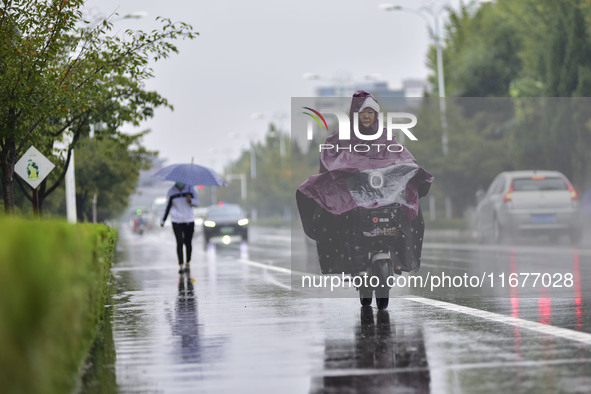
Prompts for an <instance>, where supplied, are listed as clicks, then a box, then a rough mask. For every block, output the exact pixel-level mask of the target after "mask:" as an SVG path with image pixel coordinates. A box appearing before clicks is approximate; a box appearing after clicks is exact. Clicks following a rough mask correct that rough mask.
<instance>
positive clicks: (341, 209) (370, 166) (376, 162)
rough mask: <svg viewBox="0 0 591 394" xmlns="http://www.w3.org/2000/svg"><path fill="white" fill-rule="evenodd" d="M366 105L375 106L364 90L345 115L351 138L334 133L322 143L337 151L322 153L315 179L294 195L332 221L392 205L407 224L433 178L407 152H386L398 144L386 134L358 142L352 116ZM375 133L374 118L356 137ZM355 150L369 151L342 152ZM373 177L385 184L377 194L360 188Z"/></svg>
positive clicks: (369, 95)
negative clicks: (309, 201) (401, 211)
mask: <svg viewBox="0 0 591 394" xmlns="http://www.w3.org/2000/svg"><path fill="white" fill-rule="evenodd" d="M366 100H367V101H370V100H371V101H376V100H375V99H374V98H373V97H372V95H371V94H370V93H368V92H365V91H363V90H360V91H357V92H356V93H355V94H354V95H353V99H352V101H351V109H350V111H349V119H350V123H351V126H350V127H351V138H350V139H349V140H339V133H338V131H335V132H334V133H333V134H332V135H331V136H330V137H328V139H327V140H326V142H325V143H326V144H330V145H333V146H335V147H336V146H338V147H339V149H338V150H337V149H324V150H322V152H321V156H320V173H319V174H317V175H313V176H311V177H310V178H308V180H307V181H306V182H304V183H303V184H302V185H301V186H300V187H299V191H300V192H301V194H303V196H305V197H308V198H310V199H313V200H314V201H315V202H316V203H317V204H318V205H320V206H321V207H322V208H324V209H325V210H326V211H328V212H330V213H332V214H335V215H341V214H343V213H345V212H348V211H351V210H352V209H354V208H357V207H365V208H376V207H380V206H384V205H389V204H392V203H394V202H397V203H400V204H401V205H402V206H403V207H404V209H405V212H406V214H407V216H408V218H409V219H410V220H412V219H414V218H415V217H416V216H417V213H418V209H419V198H420V197H422V196H424V195H426V194H427V192H428V191H429V187H430V185H431V183H432V182H433V176H432V175H431V174H429V173H428V172H427V171H425V170H424V169H423V168H421V167H420V166H418V165H417V162H416V160H415V158H414V157H413V155H412V154H411V153H410V152H409V151H408V150H407V149H406V148H404V149H403V150H402V151H401V152H390V151H388V149H386V147H387V146H388V145H396V144H398V142H397V141H396V138H395V137H394V136H392V140H388V139H387V135H386V131H385V130H384V131H383V132H382V134H381V136H380V137H379V138H378V139H376V140H373V141H365V140H362V139H360V138H358V137H357V135H356V134H355V133H354V131H353V127H354V115H355V114H356V113H358V112H359V110H360V109H361V108H362V107H363V106H364V103H365V102H366ZM376 102H377V101H376ZM366 106H367V105H366ZM369 107H370V108H372V107H373V106H371V105H370V106H369ZM378 127H379V122H378V116H377V114H376V119H375V121H374V123H373V124H372V125H371V126H370V127H369V128H367V129H365V128H364V127H363V126H362V125H361V122H359V131H360V132H361V133H362V134H365V135H375V134H376V133H377V131H378ZM357 144H365V145H370V146H372V149H370V150H369V151H368V152H355V151H353V149H351V152H350V151H349V150H347V149H345V148H346V147H348V146H355V145H357ZM378 144H379V146H381V148H380V149H379V150H378V149H377V148H375V147H374V146H375V145H378ZM394 150H395V149H394ZM376 173H377V174H379V175H380V176H381V177H382V178H381V179H382V180H384V179H385V183H386V184H385V185H384V189H383V190H382V191H381V192H376V191H375V190H372V189H370V188H364V187H363V183H367V182H366V181H367V180H368V179H369V178H370V177H371V176H373V174H376ZM364 181H365V182H364ZM389 181H390V182H389Z"/></svg>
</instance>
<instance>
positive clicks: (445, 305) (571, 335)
mask: <svg viewBox="0 0 591 394" xmlns="http://www.w3.org/2000/svg"><path fill="white" fill-rule="evenodd" d="M238 261H239V262H240V263H242V264H247V265H251V266H253V267H258V268H261V269H267V270H272V271H277V272H281V273H287V274H291V273H296V271H292V270H291V269H289V268H284V267H276V266H273V265H269V264H264V263H259V262H256V261H252V260H247V259H239V260H238ZM297 274H302V275H317V274H312V273H303V272H297ZM282 287H283V286H282ZM400 298H402V299H404V300H409V301H414V302H418V303H421V304H424V305H429V306H433V307H436V308H440V309H446V310H449V311H452V312H456V313H463V314H465V315H469V316H473V317H478V318H481V319H486V320H491V321H494V322H497V323H502V324H507V325H509V326H513V327H519V328H524V329H527V330H531V331H535V332H537V333H540V334H545V335H552V336H555V337H559V338H564V339H568V340H571V341H576V342H581V343H584V344H586V345H591V334H588V333H584V332H580V331H574V330H570V329H568V328H561V327H555V326H551V325H547V324H542V323H538V322H533V321H529V320H524V319H520V318H517V317H512V316H505V315H501V314H498V313H494V312H487V311H483V310H480V309H475V308H470V307H467V306H462V305H457V304H452V303H450V302H445V301H438V300H434V299H431V298H424V297H400Z"/></svg>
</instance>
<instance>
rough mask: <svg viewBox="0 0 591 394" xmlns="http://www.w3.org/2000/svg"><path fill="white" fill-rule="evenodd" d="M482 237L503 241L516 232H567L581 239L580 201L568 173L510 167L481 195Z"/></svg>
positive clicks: (557, 234)
mask: <svg viewBox="0 0 591 394" xmlns="http://www.w3.org/2000/svg"><path fill="white" fill-rule="evenodd" d="M476 220H477V230H478V237H479V239H480V240H481V241H485V240H489V239H490V240H493V241H495V242H501V241H503V240H505V239H508V238H510V237H512V236H513V235H516V234H524V233H525V234H527V233H529V234H540V233H546V234H548V235H549V236H550V237H556V238H558V237H560V236H561V235H568V237H569V238H570V241H571V242H572V243H578V242H579V241H580V240H581V238H582V234H583V222H582V219H581V204H580V201H579V198H578V194H577V192H576V190H575V189H574V188H573V186H572V185H571V183H570V181H569V180H568V179H567V177H566V176H565V175H564V174H562V173H560V172H558V171H507V172H502V173H500V174H499V175H497V177H496V178H495V179H494V180H493V182H492V183H491V185H490V187H489V188H488V191H487V192H486V194H484V193H481V194H480V195H479V203H478V207H477V210H476Z"/></svg>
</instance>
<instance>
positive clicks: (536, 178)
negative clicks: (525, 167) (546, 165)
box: [531, 175, 546, 181]
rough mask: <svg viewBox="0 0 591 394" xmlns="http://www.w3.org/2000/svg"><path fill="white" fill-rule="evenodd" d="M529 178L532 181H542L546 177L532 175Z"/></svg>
mask: <svg viewBox="0 0 591 394" xmlns="http://www.w3.org/2000/svg"><path fill="white" fill-rule="evenodd" d="M531 179H532V180H534V181H543V180H544V179H546V177H545V176H543V175H534V176H532V177H531Z"/></svg>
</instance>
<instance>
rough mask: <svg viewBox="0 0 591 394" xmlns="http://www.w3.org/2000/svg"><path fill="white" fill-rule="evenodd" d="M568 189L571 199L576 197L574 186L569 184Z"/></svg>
mask: <svg viewBox="0 0 591 394" xmlns="http://www.w3.org/2000/svg"><path fill="white" fill-rule="evenodd" d="M568 191H569V192H570V198H572V199H573V200H576V199H577V196H578V194H577V191H576V190H575V188H574V187H572V186H571V185H568Z"/></svg>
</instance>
